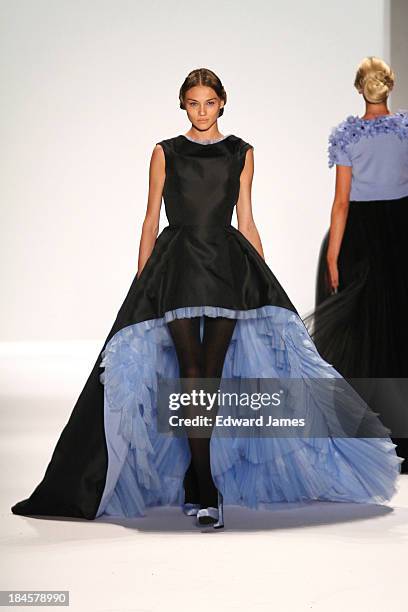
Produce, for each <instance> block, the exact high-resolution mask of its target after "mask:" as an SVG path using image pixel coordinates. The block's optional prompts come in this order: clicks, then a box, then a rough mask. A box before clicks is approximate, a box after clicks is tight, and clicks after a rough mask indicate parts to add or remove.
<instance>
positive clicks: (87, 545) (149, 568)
mask: <svg viewBox="0 0 408 612" xmlns="http://www.w3.org/2000/svg"><path fill="white" fill-rule="evenodd" d="M100 348H101V346H100V344H98V343H77V344H75V343H71V344H69V345H67V344H64V345H61V346H58V347H56V346H55V345H53V346H52V345H50V346H48V345H24V346H22V345H21V346H19V345H14V344H3V345H1V346H0V371H1V379H0V384H1V434H0V436H1V440H0V442H1V445H0V449H1V451H0V452H1V466H0V467H1V473H2V487H1V518H2V521H1V545H2V554H1V573H0V576H1V585H0V589H1V590H40V589H41V590H42V589H44V590H58V589H61V590H68V591H69V593H70V606H69V607H68V608H66V609H69V610H75V611H84V612H85V611H86V612H92V611H98V612H102V611H103V612H108V611H109V612H124V611H132V612H156V611H157V612H159V611H160V612H162V611H164V612H167V611H173V610H177V611H178V612H204V611H205V612H221V611H222V612H224V611H225V612H230V611H241V610H242V611H245V612H264V611H265V612H266V611H268V612H270V611H271V610H274V611H275V612H292V611H293V612H303V611H304V612H306V611H310V610H313V611H315V612H337V611H338V612H340V611H341V612H344V611H345V610H347V612H354V611H357V610H358V611H360V610H361V611H366V610H369V611H370V612H402V611H405V610H407V609H408V601H407V600H408V595H407V585H406V564H407V558H408V555H407V552H408V475H402V476H400V479H399V483H398V486H399V491H398V493H397V495H396V496H395V497H394V498H393V499H392V500H391V502H390V504H389V506H388V507H385V506H373V505H362V504H335V503H312V504H304V505H301V504H287V505H284V504H279V505H276V508H275V509H274V510H273V511H271V512H265V511H264V512H256V511H250V510H246V509H242V508H239V507H236V506H226V508H225V522H226V528H225V529H224V530H219V531H209V532H201V531H200V529H199V528H197V527H196V526H195V524H194V518H193V517H185V516H184V515H183V514H182V513H181V510H178V509H168V508H158V509H153V510H150V511H149V513H148V515H147V516H146V517H143V518H139V519H132V520H130V519H129V520H126V521H118V520H116V519H111V520H104V519H98V520H96V521H87V520H75V519H58V518H55V519H48V520H44V519H39V518H28V517H21V516H15V515H13V514H12V513H11V510H10V506H11V505H13V504H14V503H15V502H16V501H19V500H21V499H23V498H25V497H27V496H28V495H29V494H30V493H31V492H32V490H33V489H34V487H35V486H36V485H37V484H38V483H39V481H40V480H41V479H42V476H43V474H44V471H45V468H46V466H47V465H48V462H49V460H50V458H51V453H52V451H53V449H54V447H55V444H56V442H57V439H58V437H59V434H60V433H61V430H62V428H63V426H64V425H65V423H66V421H67V420H68V417H69V415H70V413H71V410H72V408H73V405H74V403H75V401H76V399H77V397H78V395H79V393H80V391H81V389H82V387H83V385H84V383H85V380H86V378H87V376H88V374H89V372H90V369H91V367H92V366H93V364H94V361H95V359H96V356H97V354H98V351H99V350H100ZM1 609H4V610H11V609H15V608H11V607H8V608H6V607H4V608H1ZM19 609H22V608H19ZM35 609H38V608H37V607H36V608H35ZM49 609H52V610H54V609H56V607H51V608H49ZM62 609H64V608H62Z"/></svg>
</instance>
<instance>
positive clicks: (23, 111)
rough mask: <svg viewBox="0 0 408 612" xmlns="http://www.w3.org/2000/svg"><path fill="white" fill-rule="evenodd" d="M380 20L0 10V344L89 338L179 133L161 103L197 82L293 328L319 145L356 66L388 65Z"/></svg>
mask: <svg viewBox="0 0 408 612" xmlns="http://www.w3.org/2000/svg"><path fill="white" fill-rule="evenodd" d="M387 7H388V2H385V0H342V1H341V2H340V1H339V2H326V3H324V2H321V0H308V2H303V1H300V0H299V1H293V0H292V1H287V2H284V3H282V2H277V1H271V0H253V1H252V2H250V3H247V2H237V1H226V0H217V1H216V2H215V1H213V0H207V1H206V2H205V3H204V4H203V3H195V4H192V3H187V2H181V1H180V2H177V1H175V2H167V1H165V0H159V1H151V2H148V3H147V4H142V3H141V2H131V1H126V0H115V1H113V0H110V1H106V0H103V1H101V0H98V1H96V0H95V1H92V0H81V1H72V0H70V1H67V0H58V1H55V0H37V1H36V2H32V1H22V0H20V1H19V2H18V3H16V2H13V1H2V3H1V13H2V25H1V29H2V31H1V33H0V34H1V36H0V39H1V47H2V49H1V51H2V52H1V53H0V62H1V72H2V78H1V82H2V85H3V87H2V90H3V91H2V94H1V97H2V113H1V124H2V125H1V133H2V138H1V140H2V144H3V146H2V150H1V168H2V172H1V178H0V181H1V184H0V187H1V192H0V195H1V208H2V210H1V213H2V214H1V217H2V224H1V225H2V230H1V232H2V236H1V251H2V253H1V261H2V270H1V286H2V300H1V308H2V316H1V331H0V339H1V340H3V341H14V340H46V341H47V340H76V339H102V338H104V337H105V336H106V335H107V332H108V331H109V329H110V327H111V325H112V323H113V321H114V318H115V317H116V313H117V310H118V309H119V307H120V305H121V304H122V301H123V300H124V298H125V295H126V293H127V291H128V289H129V286H130V284H131V282H132V280H133V277H134V275H135V274H136V270H137V256H138V246H139V239H140V231H141V224H142V221H143V218H144V214H145V209H146V202H147V190H148V164H149V160H150V155H151V152H152V149H153V147H154V144H155V143H156V142H158V141H159V140H162V139H163V138H169V137H172V136H175V135H177V134H180V133H184V132H186V131H187V130H188V129H189V126H190V124H189V123H188V121H187V116H186V114H185V111H182V110H181V109H179V107H178V97H177V96H178V90H179V87H180V86H181V84H182V82H183V80H184V78H185V76H186V75H187V73H188V72H189V71H190V70H192V69H193V68H198V67H208V68H211V69H212V70H214V71H215V72H216V73H217V74H218V75H219V76H220V78H221V80H222V81H223V84H224V86H225V88H226V91H227V95H228V101H227V105H226V107H225V113H224V116H223V117H222V118H221V119H220V120H219V128H220V131H221V132H222V133H223V134H230V133H233V134H236V135H238V136H241V137H242V138H243V139H244V140H247V141H248V142H250V143H251V144H253V145H254V147H255V151H254V154H255V176H254V183H253V209H254V215H255V221H256V222H257V226H258V229H259V231H260V234H261V239H262V242H263V246H264V250H265V254H266V259H267V263H268V265H269V266H270V267H271V269H272V271H273V272H274V274H275V275H276V276H277V278H278V280H279V281H280V283H281V284H282V285H283V286H284V288H285V289H286V291H287V293H288V295H289V297H290V298H291V300H292V301H293V302H294V304H295V306H296V307H297V309H298V311H299V313H300V314H301V315H304V314H306V312H308V311H309V309H310V308H311V307H312V306H313V300H314V282H315V272H316V259H317V254H318V250H319V247H320V242H321V239H322V237H323V234H324V232H325V230H326V229H327V227H328V223H329V214H330V208H331V204H332V198H333V189H334V170H329V169H328V167H327V137H328V134H329V132H330V130H331V128H332V127H333V126H334V125H335V124H337V123H338V122H339V121H340V120H342V119H343V118H344V117H346V116H347V115H348V114H351V113H353V114H354V113H356V114H362V113H363V111H364V105H363V100H362V98H361V97H360V96H358V94H357V92H356V91H355V89H354V88H353V79H354V73H355V69H356V66H357V64H358V62H359V61H360V60H361V59H362V58H363V57H364V56H366V55H371V54H373V55H379V56H381V57H384V59H385V60H389V57H388V56H387V53H388V44H389V43H388V35H387V27H388V19H387V11H388V8H387ZM233 223H234V224H236V218H235V215H234V220H233ZM166 224H167V220H166V218H165V215H164V206H163V207H162V218H161V229H163V227H164V226H165V225H166Z"/></svg>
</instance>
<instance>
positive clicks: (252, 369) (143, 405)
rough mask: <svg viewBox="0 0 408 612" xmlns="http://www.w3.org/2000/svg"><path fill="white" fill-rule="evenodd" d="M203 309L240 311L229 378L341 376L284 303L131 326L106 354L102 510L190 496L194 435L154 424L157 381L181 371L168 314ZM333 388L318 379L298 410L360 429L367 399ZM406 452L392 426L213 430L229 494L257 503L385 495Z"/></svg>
mask: <svg viewBox="0 0 408 612" xmlns="http://www.w3.org/2000/svg"><path fill="white" fill-rule="evenodd" d="M202 315H207V316H211V317H216V316H224V317H230V318H236V319H237V324H236V326H235V329H234V334H233V337H232V339H231V342H230V345H229V347H228V351H227V354H226V357H225V362H224V369H223V377H224V378H240V377H241V378H277V377H279V378H282V379H283V378H302V379H313V378H333V379H341V378H342V377H341V375H340V374H339V373H338V372H337V371H336V370H335V369H334V368H333V367H332V366H331V365H330V364H329V363H327V362H326V361H324V360H323V359H322V357H321V356H320V355H319V353H318V352H317V349H316V347H315V346H314V344H313V343H312V341H311V340H310V336H309V334H308V332H307V330H306V328H305V326H304V324H303V322H302V320H301V319H300V317H299V316H298V315H297V314H295V313H293V312H291V311H290V310H288V309H286V308H280V307H276V306H269V305H267V306H263V307H260V308H256V309H252V310H246V311H243V310H229V309H226V308H222V307H214V306H201V307H199V306H195V307H185V308H178V309H176V310H173V311H168V312H166V313H165V316H164V317H162V318H157V319H152V320H147V321H143V322H141V323H137V324H134V325H130V326H127V327H125V328H124V329H122V330H120V331H119V332H118V333H116V334H115V335H114V336H113V338H111V340H110V341H109V343H108V344H107V345H106V347H105V350H104V351H103V354H102V357H103V359H102V362H101V367H103V368H104V371H103V372H102V373H101V375H100V380H101V382H102V383H103V384H104V403H105V414H104V418H105V435H106V442H107V447H108V456H109V464H108V471H107V477H106V485H105V489H104V492H103V495H102V498H101V502H100V504H99V508H98V512H97V515H96V516H100V515H102V514H106V515H111V516H127V517H129V516H143V515H144V514H145V510H146V508H147V507H149V506H158V505H179V504H182V503H183V501H184V490H183V477H184V474H185V472H186V470H187V467H188V465H189V463H190V458H191V455H190V450H189V445H188V440H187V438H186V437H179V436H173V435H169V434H163V433H158V432H157V428H156V417H157V403H156V399H157V384H158V382H157V381H158V379H160V377H164V378H177V377H178V362H177V356H176V352H175V349H174V345H173V342H172V339H171V336H170V334H169V331H168V328H167V325H166V323H167V322H169V321H171V320H173V319H174V318H183V317H193V316H202ZM202 322H203V321H202ZM319 389H320V391H319ZM319 393H320V395H319ZM331 393H332V392H331V391H330V390H328V389H326V388H325V386H320V387H319V386H318V385H316V386H315V387H311V391H310V396H309V397H307V398H305V402H304V405H303V404H299V405H298V406H297V410H298V412H299V413H301V414H303V415H304V416H306V418H308V419H309V420H314V421H315V422H316V423H317V425H319V426H320V427H321V428H323V429H324V428H326V431H327V432H329V433H330V428H331V427H332V426H334V425H333V424H334V422H335V421H336V424H337V425H338V418H339V416H340V417H341V418H342V419H344V420H345V421H347V427H348V429H349V430H350V428H351V429H353V430H357V428H358V424H359V422H360V421H361V419H362V418H363V416H364V414H365V409H366V405H365V404H364V402H363V401H362V400H361V398H360V397H359V396H358V395H357V393H355V392H354V391H353V390H352V389H351V387H350V388H349V391H348V390H347V389H346V391H345V389H344V388H343V389H342V391H341V392H339V397H336V398H333V397H332V395H331ZM371 418H372V419H375V420H376V422H378V420H377V418H376V417H375V416H374V414H371ZM337 425H336V426H337ZM401 461H402V460H401V459H400V458H399V457H397V455H396V453H395V444H393V443H392V441H391V440H390V439H389V438H388V436H387V435H385V436H384V437H378V438H372V437H370V438H357V437H355V438H349V437H337V438H331V437H319V438H279V437H269V438H266V437H256V436H253V435H252V436H248V437H241V436H240V437H219V436H214V435H213V436H212V438H211V470H212V474H213V478H214V481H215V483H216V485H217V487H218V488H219V489H220V490H221V492H222V493H223V495H224V500H225V503H226V504H238V505H245V506H247V507H250V508H262V507H268V505H269V504H271V503H274V502H281V501H288V502H293V501H303V500H325V501H348V502H367V503H384V502H386V501H387V500H389V499H390V498H391V497H392V496H393V495H394V493H395V491H396V479H397V476H398V474H399V473H400V464H401Z"/></svg>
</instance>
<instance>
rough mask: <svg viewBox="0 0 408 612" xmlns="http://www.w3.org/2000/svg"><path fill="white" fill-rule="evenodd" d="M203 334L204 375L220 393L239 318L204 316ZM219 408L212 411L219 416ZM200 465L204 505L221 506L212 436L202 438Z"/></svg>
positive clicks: (201, 491) (210, 386)
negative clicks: (212, 458)
mask: <svg viewBox="0 0 408 612" xmlns="http://www.w3.org/2000/svg"><path fill="white" fill-rule="evenodd" d="M204 321H205V323H204V336H203V377H204V378H211V379H214V380H213V381H212V384H211V385H208V387H207V391H208V392H210V393H211V392H212V393H216V391H217V390H218V387H219V383H220V379H221V376H222V370H223V367H224V360H225V355H226V353H227V350H228V346H229V343H230V341H231V338H232V334H233V332H234V328H235V324H236V319H229V318H227V317H207V316H205V317H204ZM216 413H217V410H215V411H214V412H212V417H213V418H214V417H215V416H216ZM198 443H199V445H200V467H201V472H202V474H204V475H205V480H204V482H203V483H201V481H200V504H201V505H202V507H207V506H213V507H215V508H216V507H217V501H218V499H217V497H218V491H217V488H216V486H215V484H214V481H213V479H212V476H211V463H210V438H200V439H199V440H198Z"/></svg>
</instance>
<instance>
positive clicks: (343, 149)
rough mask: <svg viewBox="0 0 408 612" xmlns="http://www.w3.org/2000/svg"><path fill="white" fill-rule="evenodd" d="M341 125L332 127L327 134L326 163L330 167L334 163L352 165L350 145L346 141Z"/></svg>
mask: <svg viewBox="0 0 408 612" xmlns="http://www.w3.org/2000/svg"><path fill="white" fill-rule="evenodd" d="M345 136H346V135H345V134H344V132H343V130H342V129H341V127H337V128H334V130H332V132H331V134H330V136H329V147H328V154H329V159H328V165H329V168H332V167H333V166H334V165H339V166H352V165H353V163H352V160H351V154H350V145H351V143H349V142H347V138H346V137H345Z"/></svg>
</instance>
